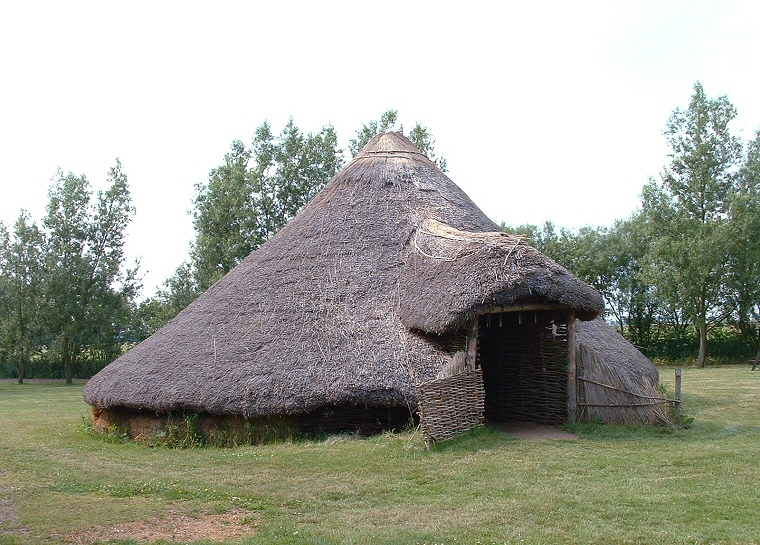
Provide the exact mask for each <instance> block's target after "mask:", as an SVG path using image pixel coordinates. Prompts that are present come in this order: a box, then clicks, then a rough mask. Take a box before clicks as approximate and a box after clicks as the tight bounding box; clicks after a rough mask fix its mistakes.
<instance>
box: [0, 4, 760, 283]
mask: <svg viewBox="0 0 760 545" xmlns="http://www.w3.org/2000/svg"><path fill="white" fill-rule="evenodd" d="M452 4H453V3H452ZM448 6H449V3H446V2H440V1H435V2H427V1H411V0H405V1H399V2H396V1H385V2H373V3H361V2H330V1H324V2H291V1H283V0H278V1H277V2H252V1H248V2H225V1H218V0H217V1H215V2H188V1H185V2H168V1H164V2H155V1H151V2H141V1H131V2H104V1H95V2H78V1H67V2H59V1H55V2H35V1H24V2H2V4H0V221H3V222H4V223H6V225H9V224H12V223H13V222H14V221H15V219H16V218H17V217H18V214H19V212H20V210H21V209H22V208H24V209H27V210H28V211H29V212H30V213H31V214H32V215H33V217H34V218H35V219H36V220H38V221H41V220H42V217H43V215H44V208H45V205H46V203H47V191H48V188H49V187H50V181H51V178H53V177H54V176H55V174H56V171H57V169H58V168H59V167H60V168H61V169H63V171H65V172H73V173H75V174H85V175H86V176H87V177H88V179H89V180H90V182H91V183H92V185H93V187H94V189H98V188H100V187H103V183H104V181H105V178H106V174H107V171H108V169H109V168H110V167H111V166H113V165H114V164H115V160H116V158H117V157H118V158H120V159H121V162H122V165H123V169H124V171H125V172H126V174H127V175H128V177H129V182H130V188H131V191H132V198H133V203H134V205H135V207H136V209H137V213H136V216H135V218H134V220H133V222H132V224H131V225H130V228H129V231H128V233H129V234H128V237H129V238H128V243H127V244H128V246H127V251H128V253H129V256H130V259H134V258H137V257H139V258H140V259H141V262H142V266H141V270H142V272H143V275H144V284H145V289H144V295H151V294H152V293H153V292H154V291H155V288H156V286H158V285H160V284H161V283H162V282H163V280H164V279H165V278H167V277H168V276H170V275H171V274H172V273H173V271H174V270H175V268H176V267H177V266H178V265H179V264H180V263H181V262H182V261H184V260H185V259H186V258H187V254H188V248H189V243H190V241H191V239H192V238H193V229H192V222H191V219H190V217H189V215H188V210H190V208H191V205H192V199H193V196H194V194H195V190H194V185H195V184H196V183H198V182H204V181H206V180H207V177H208V172H209V170H211V169H212V168H214V167H215V166H217V165H219V164H221V163H222V161H223V157H224V154H225V153H226V152H227V151H228V150H229V147H230V144H231V143H232V141H233V140H234V139H241V140H243V141H250V138H251V137H252V135H253V131H254V129H255V128H256V127H257V126H259V125H260V124H261V123H262V122H263V121H264V120H268V121H269V122H270V123H271V124H272V125H273V128H274V130H275V131H276V132H279V131H280V130H281V129H282V128H283V126H284V124H285V123H286V121H287V119H288V118H289V117H291V116H292V117H293V118H294V120H295V122H296V124H297V125H298V127H300V128H301V129H302V130H303V131H304V132H310V131H318V130H320V129H321V127H322V126H323V125H325V124H328V123H332V124H333V125H334V126H335V128H336V130H337V132H338V135H339V137H340V138H341V144H342V146H343V148H344V149H347V144H348V140H349V139H350V138H352V137H353V136H354V135H355V131H356V130H357V129H358V128H359V127H360V126H361V124H362V123H365V122H367V121H369V120H371V119H377V118H378V117H379V116H380V114H381V113H382V112H383V111H385V110H386V109H389V108H393V109H397V110H398V111H399V115H400V118H401V122H402V123H403V124H404V125H405V126H406V127H411V126H412V125H413V124H414V123H415V122H420V123H422V124H423V125H425V126H427V127H428V129H429V130H430V131H431V132H432V133H433V135H434V136H435V138H436V150H437V152H438V154H439V155H443V156H444V157H446V159H447V160H448V165H449V176H450V177H451V178H452V179H453V180H454V181H455V182H456V183H457V184H458V185H459V186H460V187H462V188H463V189H464V191H465V192H467V193H468V194H469V195H470V197H471V198H472V199H473V200H474V201H475V202H476V203H477V204H478V205H479V206H480V207H481V208H482V209H483V210H484V212H485V213H486V214H488V215H489V216H490V217H491V218H492V219H493V220H494V221H497V222H499V221H505V222H506V223H508V224H510V225H518V224H522V223H534V224H543V222H544V221H546V220H551V221H553V222H554V223H555V224H556V225H558V226H563V227H570V228H577V227H580V226H583V225H592V226H609V225H612V223H613V222H614V220H616V219H621V218H626V217H628V216H629V215H630V214H631V213H632V212H633V211H634V210H635V209H636V208H637V206H638V203H639V193H640V191H641V188H642V186H643V185H644V184H645V183H646V182H647V180H648V178H649V177H650V176H657V175H658V174H659V173H660V172H661V170H662V167H663V165H665V164H666V163H667V160H668V158H667V153H668V149H667V147H666V145H665V142H664V139H663V137H662V131H663V129H664V127H665V123H666V121H667V119H668V116H669V115H670V113H671V112H672V110H673V109H674V108H675V107H683V108H685V107H686V106H688V103H689V99H690V96H691V93H692V87H693V84H694V82H695V81H697V80H700V81H701V82H702V83H703V85H704V87H705V91H706V92H707V94H708V96H711V97H717V96H719V95H724V94H725V95H728V97H729V99H730V100H731V102H732V103H733V104H734V105H735V106H736V108H737V110H738V113H739V116H738V118H737V119H736V121H735V122H734V129H735V130H736V131H738V132H740V134H741V135H742V136H743V137H744V138H745V140H747V139H749V138H751V137H752V136H753V135H754V132H755V130H756V129H758V128H759V127H760V100H758V99H759V98H760V71H759V70H758V66H759V59H760V32H758V31H757V23H758V21H760V2H756V1H755V0H734V1H727V0H720V1H718V0H715V1H710V2H707V1H698V0H688V1H687V0H668V1H665V0H662V1H643V0H637V1H614V0H605V1H600V2H585V1H575V2H567V1H557V2H520V3H516V2H498V3H497V2H479V1H469V2H457V3H456V4H455V6H454V7H448Z"/></svg>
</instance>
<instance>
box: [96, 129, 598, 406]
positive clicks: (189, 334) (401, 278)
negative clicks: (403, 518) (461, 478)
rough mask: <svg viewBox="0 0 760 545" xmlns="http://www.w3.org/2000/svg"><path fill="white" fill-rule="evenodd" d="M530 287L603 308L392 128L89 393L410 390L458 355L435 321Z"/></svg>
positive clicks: (399, 401)
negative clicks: (448, 348)
mask: <svg viewBox="0 0 760 545" xmlns="http://www.w3.org/2000/svg"><path fill="white" fill-rule="evenodd" d="M521 302H546V303H551V304H557V305H562V306H566V307H568V308H572V309H574V310H576V312H577V313H578V314H579V315H580V316H581V317H585V318H591V317H593V316H595V315H596V314H598V313H599V312H601V310H602V299H601V297H600V295H599V294H598V293H597V292H596V291H595V290H593V289H592V288H590V287H589V286H587V285H585V284H583V283H582V282H580V281H579V280H578V279H577V278H575V277H574V276H572V275H571V274H570V273H569V272H568V271H567V270H565V269H563V268H562V267H560V266H559V265H557V264H556V263H554V262H553V261H551V260H550V259H549V258H547V257H546V256H544V255H542V254H541V253H539V252H538V251H536V250H535V249H533V248H531V247H530V246H528V245H527V244H525V243H524V242H523V241H521V240H520V239H519V238H516V237H513V236H509V235H506V234H503V233H501V232H499V229H498V227H497V226H496V225H495V224H494V223H493V222H492V221H491V220H489V219H488V218H487V217H486V216H485V215H484V214H483V213H482V212H481V211H480V210H479V209H478V207H477V206H476V205H475V204H474V203H473V202H472V201H471V200H470V199H469V198H468V197H467V195H465V194H464V193H463V192H462V191H461V190H460V189H459V188H458V187H457V186H456V185H455V184H454V183H453V182H452V181H451V180H450V179H449V178H448V177H446V175H444V174H443V173H442V172H441V171H440V170H439V169H438V168H437V167H436V166H435V165H434V164H433V163H432V162H431V161H430V160H428V159H427V157H425V156H424V155H422V154H421V153H419V152H418V151H417V149H416V148H415V147H414V146H413V145H412V144H411V143H410V142H409V141H408V140H407V139H406V138H404V137H403V136H402V135H400V134H396V133H387V134H383V135H379V136H377V137H375V138H374V139H373V140H372V141H370V142H369V144H367V146H366V147H365V148H364V149H363V150H362V152H361V153H360V154H359V155H357V156H356V158H354V160H353V161H352V162H351V163H350V164H349V165H348V166H346V167H345V168H344V169H343V170H342V171H341V172H340V173H339V174H338V175H337V176H336V177H335V178H334V179H333V180H332V181H331V182H330V183H329V184H328V185H327V187H325V189H324V190H322V191H321V192H320V193H319V194H318V195H317V196H316V197H314V199H313V200H312V201H311V202H310V203H309V204H308V205H307V206H306V207H305V208H304V209H303V210H302V211H301V213H300V214H299V215H298V216H297V217H296V218H295V219H294V220H293V221H291V222H290V223H289V224H288V225H287V226H286V227H285V228H284V229H282V231H280V232H279V233H278V234H277V235H276V236H274V237H273V238H272V239H271V240H269V241H268V242H267V243H266V244H264V245H263V246H262V247H261V248H259V249H258V250H256V251H255V252H253V253H252V254H251V255H250V256H249V257H248V258H246V259H245V260H244V261H243V262H242V263H241V264H240V265H239V266H237V267H236V268H234V269H233V270H232V271H230V272H229V273H228V274H227V275H226V276H225V277H224V278H222V279H221V280H220V281H219V282H217V283H216V284H215V285H214V286H212V287H211V288H210V289H209V290H208V291H207V292H206V293H204V294H203V295H201V296H200V297H199V298H198V299H197V300H196V301H195V302H194V303H192V304H191V305H189V306H188V307H187V308H186V309H185V310H183V311H182V312H181V313H180V314H179V315H178V316H177V317H176V318H175V319H174V320H172V321H171V322H170V323H169V324H167V325H166V326H165V327H163V328H162V329H161V330H159V331H158V332H157V333H155V334H154V335H153V336H151V337H150V338H148V339H147V340H145V341H144V342H142V343H141V344H140V345H138V346H136V347H135V348H133V349H132V350H131V351H129V352H128V353H127V354H125V355H123V356H122V357H120V358H119V359H117V360H116V361H115V362H113V363H112V364H111V365H109V366H108V367H106V368H105V369H103V370H102V371H101V372H100V373H98V374H97V375H96V376H95V377H93V378H92V379H91V380H90V382H89V383H88V385H87V387H86V388H85V400H86V401H87V402H88V403H90V404H92V405H95V406H97V407H101V408H113V407H123V408H134V409H149V410H152V411H157V412H168V411H173V410H178V409H189V410H196V411H200V412H204V413H210V414H237V415H244V416H247V417H250V416H261V415H271V414H298V413H304V412H309V411H312V410H314V409H317V408H320V407H323V406H329V405H346V404H348V405H351V404H356V405H376V406H387V407H393V406H406V405H407V404H410V405H412V406H413V405H414V403H415V402H416V399H415V390H414V385H415V384H418V383H419V382H421V381H423V380H427V379H430V378H433V377H435V376H436V375H437V373H438V371H439V370H440V368H441V366H442V365H443V364H444V363H445V361H446V359H447V357H448V356H447V355H446V354H445V353H444V352H442V351H441V349H440V347H438V346H436V344H435V343H434V342H433V341H432V340H431V334H440V333H443V332H447V331H452V330H455V329H457V328H461V327H462V326H463V325H464V324H465V323H466V321H467V320H468V318H469V317H471V316H473V315H475V314H477V313H478V312H479V310H482V309H484V308H485V307H488V306H492V305H504V304H513V303H521ZM433 336H434V335H433Z"/></svg>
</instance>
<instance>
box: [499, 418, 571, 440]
mask: <svg viewBox="0 0 760 545" xmlns="http://www.w3.org/2000/svg"><path fill="white" fill-rule="evenodd" d="M497 427H498V428H499V429H500V430H501V431H503V432H504V433H506V434H507V435H511V436H512V437H517V438H518V439H528V440H530V441H541V440H547V439H564V440H571V441H572V440H574V439H578V436H577V435H573V434H572V433H569V432H566V431H563V430H561V429H559V428H555V427H553V426H547V425H545V424H537V423H535V422H501V423H499V424H498V425H497Z"/></svg>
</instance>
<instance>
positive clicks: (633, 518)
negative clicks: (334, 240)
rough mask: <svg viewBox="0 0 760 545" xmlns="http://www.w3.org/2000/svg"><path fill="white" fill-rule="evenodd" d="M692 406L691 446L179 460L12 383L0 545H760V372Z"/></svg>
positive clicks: (646, 436)
mask: <svg viewBox="0 0 760 545" xmlns="http://www.w3.org/2000/svg"><path fill="white" fill-rule="evenodd" d="M661 376H662V380H663V382H664V383H665V384H666V385H667V386H668V387H669V388H670V389H671V391H672V388H673V386H672V384H673V371H672V369H662V370H661ZM683 390H684V400H685V405H684V412H685V413H686V415H687V416H689V417H693V418H694V421H693V423H692V425H691V426H690V427H689V428H688V429H669V428H650V427H641V426H634V427H630V426H627V427H626V426H599V425H583V426H575V427H574V428H573V431H575V432H577V433H578V434H579V436H580V438H579V440H577V441H539V442H530V441H523V440H516V439H513V438H510V437H508V436H506V435H504V434H502V433H501V432H499V431H497V430H495V429H492V428H484V429H481V430H478V431H476V432H473V433H470V434H468V435H466V436H463V437H460V438H457V439H455V440H452V441H449V442H446V443H441V444H438V445H436V446H435V447H434V448H433V449H432V451H430V452H427V451H426V450H425V449H424V445H423V443H422V440H421V438H420V437H419V436H417V435H415V434H413V433H403V434H386V435H380V436H376V437H372V438H369V439H364V440H361V439H356V438H330V439H327V440H325V441H307V442H295V443H280V444H273V445H264V446H255V447H238V448H232V449H223V448H212V447H206V448H194V449H192V448H191V449H167V448H149V447H147V446H144V445H141V444H136V443H123V444H119V443H109V442H107V441H104V440H103V439H99V438H96V437H92V436H91V435H88V434H87V433H86V431H85V425H84V424H83V417H84V420H86V419H87V418H89V407H88V406H87V405H85V404H84V403H83V402H82V398H81V391H82V385H81V384H79V385H74V386H64V385H62V384H57V383H45V384H24V385H17V384H15V383H12V382H2V383H0V544H22V543H23V544H26V543H66V542H67V540H70V539H71V538H70V536H71V535H73V534H74V533H75V532H78V531H83V530H86V529H89V528H93V527H98V526H107V525H112V524H116V523H119V522H128V521H139V520H150V519H153V518H156V517H160V516H162V514H163V513H165V512H167V511H180V512H182V513H186V514H188V515H191V516H199V515H201V514H207V513H223V512H226V511H228V510H230V509H232V508H234V507H238V508H242V509H247V510H250V511H252V512H253V514H254V515H255V517H256V518H257V519H258V526H257V528H256V533H255V534H253V535H251V536H250V537H247V538H242V539H239V540H238V541H237V543H316V544H320V543H345V544H364V543H366V544H369V543H372V544H374V543H389V544H390V543H394V544H396V543H410V544H416V543H420V544H422V543H429V544H433V543H446V544H455V543H473V544H475V543H482V544H486V543H499V544H501V543H514V544H539V543H545V544H553V543H591V544H594V543H597V544H615V543H626V544H636V543H641V544H650V543H668V544H708V543H710V544H712V543H726V544H749V543H760V512H759V509H760V503H759V501H760V465H758V463H757V458H758V454H759V453H760V372H754V373H752V372H750V370H749V368H748V367H746V366H720V367H708V368H706V369H696V368H688V369H685V370H684V376H683ZM2 513H5V514H4V515H3V514H2ZM67 536H68V537H67ZM118 543H132V544H134V543H136V542H135V541H121V542H118ZM164 543H166V542H164ZM198 543H208V542H207V541H199V542H198Z"/></svg>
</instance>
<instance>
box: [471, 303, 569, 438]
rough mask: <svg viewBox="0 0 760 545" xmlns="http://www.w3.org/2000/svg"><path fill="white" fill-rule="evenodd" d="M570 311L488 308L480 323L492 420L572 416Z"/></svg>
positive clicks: (556, 420) (546, 420)
mask: <svg viewBox="0 0 760 545" xmlns="http://www.w3.org/2000/svg"><path fill="white" fill-rule="evenodd" d="M567 319H568V313H567V312H565V311H559V310H558V311H552V310H536V311H521V312H505V313H501V314H486V315H483V316H481V317H480V322H479V324H478V363H479V364H480V367H481V368H482V369H483V385H484V388H485V394H486V395H485V418H486V420H489V421H491V422H515V421H519V422H537V423H541V424H549V425H559V424H562V423H564V422H566V421H567V414H568V413H567Z"/></svg>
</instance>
